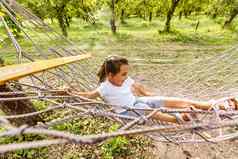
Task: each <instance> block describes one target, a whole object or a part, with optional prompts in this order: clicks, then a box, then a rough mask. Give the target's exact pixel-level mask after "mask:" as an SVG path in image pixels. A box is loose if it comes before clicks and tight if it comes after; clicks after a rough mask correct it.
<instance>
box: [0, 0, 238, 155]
mask: <svg viewBox="0 0 238 159" xmlns="http://www.w3.org/2000/svg"><path fill="white" fill-rule="evenodd" d="M0 7H1V10H2V11H3V12H4V14H5V15H4V16H0V20H1V22H2V24H3V26H4V28H5V30H6V33H7V34H6V35H7V36H8V37H9V38H10V39H11V41H12V43H13V46H14V47H15V48H16V49H15V52H16V53H17V54H16V56H15V57H16V58H15V61H16V62H15V63H19V64H21V63H27V62H34V61H35V60H36V59H37V60H39V59H40V60H48V59H52V58H60V57H68V56H77V55H87V53H86V52H85V51H83V50H81V49H79V48H78V47H77V45H76V44H74V43H73V42H71V41H69V40H68V39H66V38H64V37H63V36H61V35H60V34H58V33H57V32H55V31H54V30H53V29H52V28H50V27H49V26H48V25H47V24H45V23H44V22H43V21H42V20H41V19H39V18H38V17H37V16H35V15H34V14H32V13H31V12H30V11H28V10H27V9H25V8H24V7H22V6H21V5H19V4H18V3H17V2H15V1H13V2H12V3H11V4H10V3H8V1H6V0H1V1H0ZM5 17H9V18H10V19H11V21H12V22H14V24H15V25H16V26H17V27H18V28H19V29H20V30H21V35H22V37H21V40H17V39H16V38H15V37H14V35H13V33H12V32H11V29H9V27H8V25H7V23H6V21H5ZM23 40H24V42H25V43H26V42H27V45H28V46H30V47H27V48H28V49H26V48H25V47H24V45H23V44H21V41H23ZM237 49H238V46H234V47H232V48H230V49H228V50H226V51H224V52H221V53H218V54H216V55H215V56H211V57H208V58H206V59H202V60H198V61H197V62H195V63H194V62H193V63H191V64H186V65H176V64H174V65H173V66H172V67H171V68H170V69H167V71H164V72H161V74H159V76H158V77H157V76H156V77H155V78H157V80H158V81H159V82H158V83H157V84H158V86H159V87H160V89H161V90H163V92H161V95H164V96H177V97H186V98H191V99H200V100H208V99H209V100H210V99H215V100H214V102H213V109H210V110H207V111H204V110H190V109H167V108H159V109H152V108H150V109H148V108H147V109H139V108H129V107H123V108H124V109H127V110H130V111H134V112H137V111H141V110H143V111H147V112H148V114H147V115H140V116H138V117H134V116H128V115H120V114H117V113H115V112H114V111H113V109H112V107H113V106H111V105H109V104H107V103H104V102H102V101H99V100H90V99H87V98H84V97H81V96H77V95H74V94H68V95H59V94H58V93H57V92H60V91H61V90H58V89H57V88H59V87H61V86H62V85H68V86H70V87H71V88H77V89H79V90H81V91H85V90H92V89H93V88H95V87H96V84H97V81H96V79H97V78H96V76H95V70H97V69H96V68H97V65H95V63H97V61H93V62H92V61H90V59H85V60H83V61H79V62H75V63H73V64H67V65H64V66H60V67H56V68H52V69H46V70H44V71H41V72H38V73H36V74H30V75H28V76H25V77H24V78H21V79H18V80H8V81H7V82H6V83H5V84H7V85H9V86H10V87H11V88H12V89H13V90H14V91H13V92H9V91H5V92H4V91H3V92H0V102H1V103H2V102H7V101H22V100H30V101H41V102H43V103H44V104H45V105H47V108H46V109H44V110H41V111H36V112H28V113H23V114H16V115H5V116H0V126H1V127H2V128H4V131H2V132H0V137H6V136H17V135H20V134H44V135H46V136H53V137H54V139H52V138H51V139H47V140H40V141H39V140H38V141H31V142H23V143H17V144H16V143H12V144H6V145H5V144H4V145H0V153H5V152H9V151H15V150H18V149H27V148H36V147H43V146H50V145H55V144H65V143H76V144H96V143H99V142H102V141H104V140H106V139H108V138H112V137H116V136H122V135H135V134H146V135H147V136H149V137H151V138H152V139H153V140H157V141H161V142H170V143H174V144H180V143H200V142H211V143H216V142H220V141H224V140H229V139H233V138H237V136H238V133H237V132H236V131H233V130H234V129H235V127H236V125H237V123H238V119H237V115H238V112H237V111H235V110H227V111H222V110H219V109H216V106H217V105H219V104H221V103H224V102H225V101H227V99H230V97H232V96H237V92H238V91H237V89H238V81H237V79H238V78H237V76H238V71H237V68H238V62H237V60H236V58H237V56H238V54H237ZM0 73H1V72H0ZM163 77H166V79H165V78H163ZM19 85H20V86H21V89H19V88H18V87H17V86H19ZM217 99H219V100H217ZM55 110H65V111H71V112H72V111H74V112H76V113H74V114H72V115H69V116H66V117H64V118H60V119H55V120H51V121H48V122H45V123H38V124H36V125H34V126H27V125H21V126H17V127H16V126H14V125H12V124H11V122H10V121H11V120H13V119H15V120H17V119H22V118H28V117H33V116H37V115H42V114H44V113H47V112H50V111H55ZM157 112H164V113H169V114H171V113H193V114H194V113H196V114H198V120H196V121H194V120H192V121H189V122H186V123H184V124H172V123H166V122H162V121H157V120H153V119H152V118H151V117H152V116H153V114H155V113H157ZM88 116H95V117H100V116H101V117H106V118H108V119H110V120H113V121H116V122H118V123H120V124H121V125H122V126H121V128H120V129H119V130H117V131H116V132H113V133H103V134H96V135H88V136H80V135H76V134H72V133H68V132H63V131H56V130H52V129H48V128H52V127H53V126H55V125H58V124H62V123H66V122H69V121H71V120H74V119H77V118H80V117H88Z"/></svg>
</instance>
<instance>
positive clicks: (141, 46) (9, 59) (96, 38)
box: [0, 16, 238, 158]
mask: <svg viewBox="0 0 238 159" xmlns="http://www.w3.org/2000/svg"><path fill="white" fill-rule="evenodd" d="M198 20H199V21H200V24H199V27H198V30H195V26H196V24H197V22H198ZM223 21H224V19H223V18H218V19H216V20H213V19H210V18H207V17H203V16H201V17H190V18H188V19H185V18H183V19H181V20H179V19H177V18H175V19H173V21H172V32H171V33H162V32H161V30H162V29H163V24H164V19H161V18H157V19H154V20H153V21H152V22H148V21H144V20H142V19H137V18H131V19H127V20H126V24H123V25H122V24H118V33H117V35H112V34H111V32H110V28H109V24H108V23H107V22H106V21H97V23H96V25H94V26H92V25H90V24H88V23H86V22H84V21H81V20H78V19H73V23H72V24H71V27H70V29H69V39H71V40H73V41H74V42H75V43H76V44H77V45H78V46H79V47H80V48H81V49H83V50H86V51H88V52H91V53H92V54H93V58H92V60H91V61H92V63H93V64H95V66H94V67H97V66H99V65H100V64H101V63H102V60H103V59H104V57H105V56H107V55H112V54H118V55H123V56H126V57H128V59H129V60H130V62H131V65H132V66H133V67H132V69H131V70H132V75H133V76H136V77H138V78H140V80H142V81H143V82H144V83H146V84H148V85H150V86H154V82H153V78H155V77H156V75H157V74H159V72H160V71H161V70H160V68H161V67H162V66H167V65H169V64H172V67H173V64H184V63H192V62H194V61H196V60H198V59H202V58H204V57H208V56H213V55H215V54H219V53H220V52H221V51H223V50H225V49H227V48H229V47H231V46H232V45H234V44H236V41H237V40H238V34H237V28H236V27H235V26H236V24H237V21H235V22H234V24H233V25H232V26H231V28H230V29H222V28H221V23H222V22H223ZM51 26H52V27H53V28H55V29H56V30H58V31H60V30H59V28H58V26H57V24H55V23H54V24H51ZM0 33H1V35H3V36H1V37H0V38H1V39H5V37H6V36H5V35H4V34H3V33H4V30H3V29H2V28H1V29H0ZM35 38H37V37H35ZM20 41H21V44H22V46H23V48H26V49H30V48H28V43H26V42H24V39H20ZM49 46H51V43H50V42H49V43H48V42H45V44H44V47H49ZM14 51H15V50H14V48H13V46H12V44H10V41H9V40H4V41H3V42H1V43H0V57H2V58H3V59H4V60H5V61H6V64H11V63H14V60H15V58H14V56H15V53H14ZM154 87H158V86H154ZM80 121H82V120H80ZM80 121H73V122H72V123H70V124H67V125H61V126H59V127H58V128H57V129H60V130H69V131H72V132H75V133H79V134H81V133H83V134H85V133H87V132H88V133H91V132H95V130H94V128H95V127H96V126H98V123H99V122H100V121H97V119H90V120H83V122H80ZM109 125H110V123H109ZM109 125H108V123H107V124H106V126H105V125H104V124H102V125H101V127H100V130H102V131H104V130H106V128H105V127H107V128H108V127H109V128H110V129H113V126H112V127H110V126H109ZM112 125H113V124H112ZM79 130H80V132H79ZM107 131H110V130H107ZM100 146H101V145H100ZM100 146H96V147H84V148H83V149H82V147H80V146H78V147H77V146H75V145H74V146H69V145H63V146H56V147H53V148H50V149H49V150H48V151H47V152H49V153H51V154H53V153H56V154H57V156H58V157H61V158H80V157H84V158H99V157H101V158H103V157H104V158H110V157H117V158H119V157H121V158H125V156H127V157H128V158H134V157H137V158H143V157H144V158H149V157H146V155H147V156H149V155H148V152H149V150H148V149H147V147H149V146H148V142H147V141H146V140H145V139H144V138H142V139H141V138H140V139H138V138H128V139H124V138H119V139H114V140H111V141H108V142H106V144H104V145H103V146H101V147H100ZM99 147H100V148H99ZM129 148H130V149H129ZM81 149H82V150H81ZM117 150H120V151H117ZM128 150H129V151H128ZM19 153H20V154H21V153H26V152H19ZM20 156H21V155H20ZM118 156H119V157H118ZM33 157H36V156H34V155H33ZM48 157H49V158H54V156H48ZM16 158H17V157H16ZM29 158H30V157H29Z"/></svg>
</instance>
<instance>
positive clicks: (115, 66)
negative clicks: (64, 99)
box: [69, 56, 237, 123]
mask: <svg viewBox="0 0 238 159" xmlns="http://www.w3.org/2000/svg"><path fill="white" fill-rule="evenodd" d="M128 71H129V64H128V60H127V59H126V58H123V57H119V56H110V57H108V58H106V59H105V61H104V63H103V64H102V66H101V68H100V70H99V72H98V77H99V87H98V88H97V89H95V90H93V91H89V92H76V91H73V90H69V91H71V93H74V94H77V95H80V96H84V97H86V98H97V97H101V98H102V99H103V100H105V101H106V102H107V103H109V104H111V105H119V106H129V107H136V108H160V107H168V108H191V107H193V108H197V109H202V110H208V109H209V108H211V106H212V104H211V103H210V102H198V101H192V100H187V99H180V98H173V97H161V96H156V94H154V93H152V92H151V91H149V90H147V89H145V88H144V87H143V86H142V85H141V84H139V83H137V82H135V81H134V80H133V79H132V78H130V77H129V76H128ZM230 102H231V106H233V107H234V109H236V107H237V105H236V101H235V100H233V99H232V100H231V101H230ZM219 107H220V109H225V107H224V106H222V105H221V106H219ZM115 112H116V113H119V114H123V115H136V114H135V113H133V112H131V111H127V110H125V109H122V108H118V107H116V108H115ZM152 117H153V118H154V119H158V120H161V121H166V122H173V123H177V122H181V121H189V116H188V114H181V115H178V113H175V114H173V115H169V114H166V113H161V112H158V113H156V114H154V115H153V116H152Z"/></svg>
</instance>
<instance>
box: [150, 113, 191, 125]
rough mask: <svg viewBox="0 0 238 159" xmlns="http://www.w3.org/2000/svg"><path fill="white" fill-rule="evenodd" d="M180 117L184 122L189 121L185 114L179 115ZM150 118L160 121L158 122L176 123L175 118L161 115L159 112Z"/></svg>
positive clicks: (164, 114)
mask: <svg viewBox="0 0 238 159" xmlns="http://www.w3.org/2000/svg"><path fill="white" fill-rule="evenodd" d="M181 115H182V119H183V120H184V121H189V119H188V118H187V117H186V115H185V114H181ZM152 118H153V119H156V120H160V121H165V122H171V123H178V121H177V119H176V117H175V116H173V115H169V114H166V113H161V112H157V113H156V114H154V115H153V116H152Z"/></svg>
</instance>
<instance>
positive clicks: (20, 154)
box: [0, 135, 48, 159]
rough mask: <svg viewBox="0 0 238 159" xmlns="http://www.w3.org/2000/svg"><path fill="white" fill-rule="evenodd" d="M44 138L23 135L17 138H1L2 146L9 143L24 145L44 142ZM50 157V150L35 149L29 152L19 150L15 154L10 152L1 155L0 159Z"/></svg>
mask: <svg viewBox="0 0 238 159" xmlns="http://www.w3.org/2000/svg"><path fill="white" fill-rule="evenodd" d="M44 138H45V137H44V136H39V135H21V136H17V137H2V138H0V144H8V143H22V142H26V141H35V140H42V139H44ZM47 156H48V148H34V149H27V150H17V151H15V152H9V153H6V154H2V155H0V158H11V159H22V158H25V159H35V158H37V159H44V158H47Z"/></svg>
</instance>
